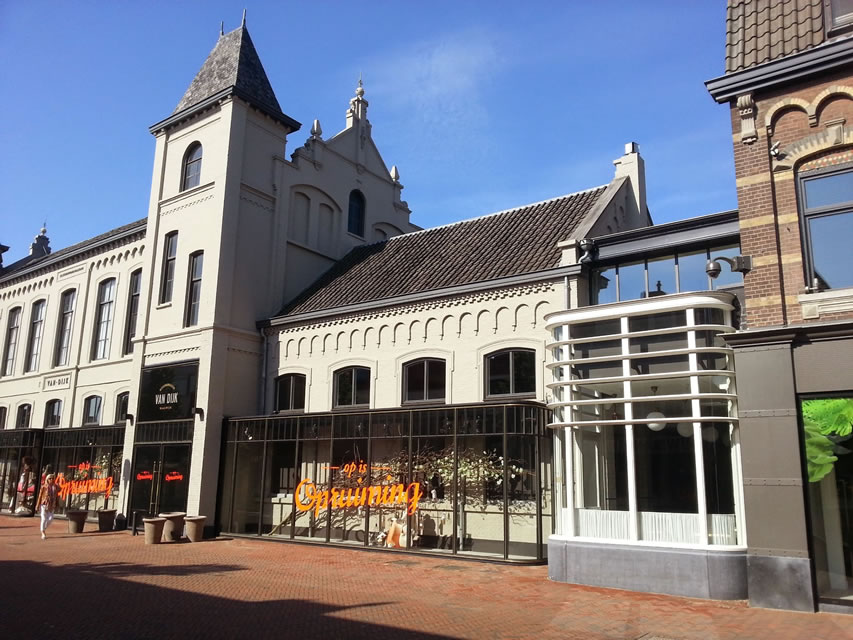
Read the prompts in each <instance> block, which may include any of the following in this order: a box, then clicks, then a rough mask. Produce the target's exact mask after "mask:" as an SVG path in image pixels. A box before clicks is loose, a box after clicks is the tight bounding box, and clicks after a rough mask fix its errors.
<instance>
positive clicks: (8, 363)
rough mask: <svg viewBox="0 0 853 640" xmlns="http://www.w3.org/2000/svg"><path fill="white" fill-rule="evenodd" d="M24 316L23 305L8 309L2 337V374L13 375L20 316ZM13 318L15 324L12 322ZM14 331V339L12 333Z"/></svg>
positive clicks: (19, 339) (19, 333)
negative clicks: (4, 332) (4, 331)
mask: <svg viewBox="0 0 853 640" xmlns="http://www.w3.org/2000/svg"><path fill="white" fill-rule="evenodd" d="M23 316H24V307H23V305H18V306H17V307H12V308H11V309H9V315H8V318H9V319H8V320H7V321H6V334H5V336H4V339H3V370H2V374H3V375H4V376H12V375H15V357H16V356H17V355H18V343H19V342H20V341H21V318H23ZM13 318H14V320H15V324H12V319H13ZM13 331H14V340H12V335H13Z"/></svg>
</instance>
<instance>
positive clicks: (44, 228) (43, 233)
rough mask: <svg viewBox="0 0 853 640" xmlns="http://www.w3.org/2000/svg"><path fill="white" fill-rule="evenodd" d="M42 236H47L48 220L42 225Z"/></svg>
mask: <svg viewBox="0 0 853 640" xmlns="http://www.w3.org/2000/svg"><path fill="white" fill-rule="evenodd" d="M41 235H43V236H44V235H47V220H45V221H44V222H42V223H41Z"/></svg>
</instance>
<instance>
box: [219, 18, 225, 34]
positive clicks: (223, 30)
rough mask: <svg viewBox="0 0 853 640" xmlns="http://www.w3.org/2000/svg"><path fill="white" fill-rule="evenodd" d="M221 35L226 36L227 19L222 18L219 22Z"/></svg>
mask: <svg viewBox="0 0 853 640" xmlns="http://www.w3.org/2000/svg"><path fill="white" fill-rule="evenodd" d="M219 35H220V36H224V35H225V20H221V21H220V22H219Z"/></svg>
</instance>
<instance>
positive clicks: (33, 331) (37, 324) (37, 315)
mask: <svg viewBox="0 0 853 640" xmlns="http://www.w3.org/2000/svg"><path fill="white" fill-rule="evenodd" d="M46 306H47V302H45V301H44V300H39V301H38V302H36V303H35V304H34V305H33V309H32V312H31V313H30V337H29V339H28V340H27V361H26V366H25V368H24V370H25V371H37V370H38V368H39V355H41V339H42V335H43V334H44V308H45V307H46Z"/></svg>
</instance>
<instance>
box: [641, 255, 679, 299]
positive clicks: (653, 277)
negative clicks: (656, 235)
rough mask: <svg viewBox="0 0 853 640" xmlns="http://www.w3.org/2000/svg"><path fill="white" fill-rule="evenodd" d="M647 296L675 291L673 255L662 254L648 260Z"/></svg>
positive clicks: (662, 294) (652, 296)
mask: <svg viewBox="0 0 853 640" xmlns="http://www.w3.org/2000/svg"><path fill="white" fill-rule="evenodd" d="M646 268H647V269H648V272H649V297H650V298H654V297H657V296H665V295H666V294H668V293H675V291H676V286H675V256H664V257H662V258H655V259H654V260H649V261H648V265H647V267H646Z"/></svg>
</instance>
